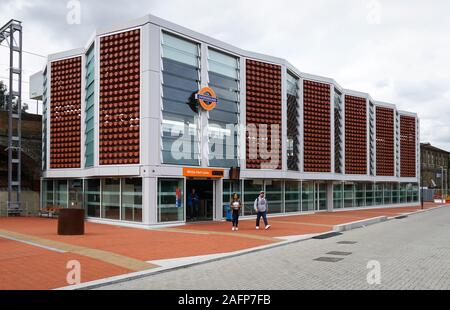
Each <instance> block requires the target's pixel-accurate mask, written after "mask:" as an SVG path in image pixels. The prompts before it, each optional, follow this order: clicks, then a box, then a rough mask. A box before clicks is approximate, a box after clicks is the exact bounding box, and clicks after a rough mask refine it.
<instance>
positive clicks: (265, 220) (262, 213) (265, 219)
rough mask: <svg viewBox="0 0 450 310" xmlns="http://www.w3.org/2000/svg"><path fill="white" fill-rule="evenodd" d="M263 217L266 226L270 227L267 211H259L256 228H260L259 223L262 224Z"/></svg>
mask: <svg viewBox="0 0 450 310" xmlns="http://www.w3.org/2000/svg"><path fill="white" fill-rule="evenodd" d="M261 216H262V218H263V220H264V224H266V226H267V225H269V222H268V221H267V211H264V212H259V211H258V214H257V215H256V227H259V222H261Z"/></svg>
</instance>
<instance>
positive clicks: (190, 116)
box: [161, 33, 200, 166]
mask: <svg viewBox="0 0 450 310" xmlns="http://www.w3.org/2000/svg"><path fill="white" fill-rule="evenodd" d="M162 64H163V67H162V103H163V104H162V118H163V120H162V133H161V140H162V152H161V153H162V161H163V163H165V164H172V165H190V166H198V165H199V164H200V142H199V130H198V113H197V112H198V108H197V105H196V103H195V101H194V94H195V93H196V92H197V91H198V90H199V87H200V74H199V68H200V67H199V48H198V44H196V43H193V42H190V41H187V40H185V39H182V38H179V37H177V36H173V35H171V34H168V33H163V38H162Z"/></svg>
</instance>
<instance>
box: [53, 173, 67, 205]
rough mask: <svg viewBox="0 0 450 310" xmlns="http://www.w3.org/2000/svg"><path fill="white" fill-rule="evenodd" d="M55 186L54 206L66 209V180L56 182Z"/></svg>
mask: <svg viewBox="0 0 450 310" xmlns="http://www.w3.org/2000/svg"><path fill="white" fill-rule="evenodd" d="M55 186H56V188H55V204H56V205H57V206H59V207H62V208H67V197H68V196H67V180H57V181H55Z"/></svg>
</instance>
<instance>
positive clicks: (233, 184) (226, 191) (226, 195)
mask: <svg viewBox="0 0 450 310" xmlns="http://www.w3.org/2000/svg"><path fill="white" fill-rule="evenodd" d="M234 193H236V194H238V195H239V199H240V200H241V202H242V196H241V181H233V180H223V194H222V203H223V206H222V207H223V217H224V218H226V216H227V214H226V207H227V206H229V205H230V202H231V199H232V197H233V194H234ZM243 211H244V210H243V208H242V209H241V213H243Z"/></svg>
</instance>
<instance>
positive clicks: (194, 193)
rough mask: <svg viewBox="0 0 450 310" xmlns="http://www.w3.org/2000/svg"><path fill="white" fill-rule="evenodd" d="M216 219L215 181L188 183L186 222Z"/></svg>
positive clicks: (192, 181) (190, 181)
mask: <svg viewBox="0 0 450 310" xmlns="http://www.w3.org/2000/svg"><path fill="white" fill-rule="evenodd" d="M213 217H214V181H212V180H187V181H186V220H187V221H188V222H201V221H212V220H213Z"/></svg>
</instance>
